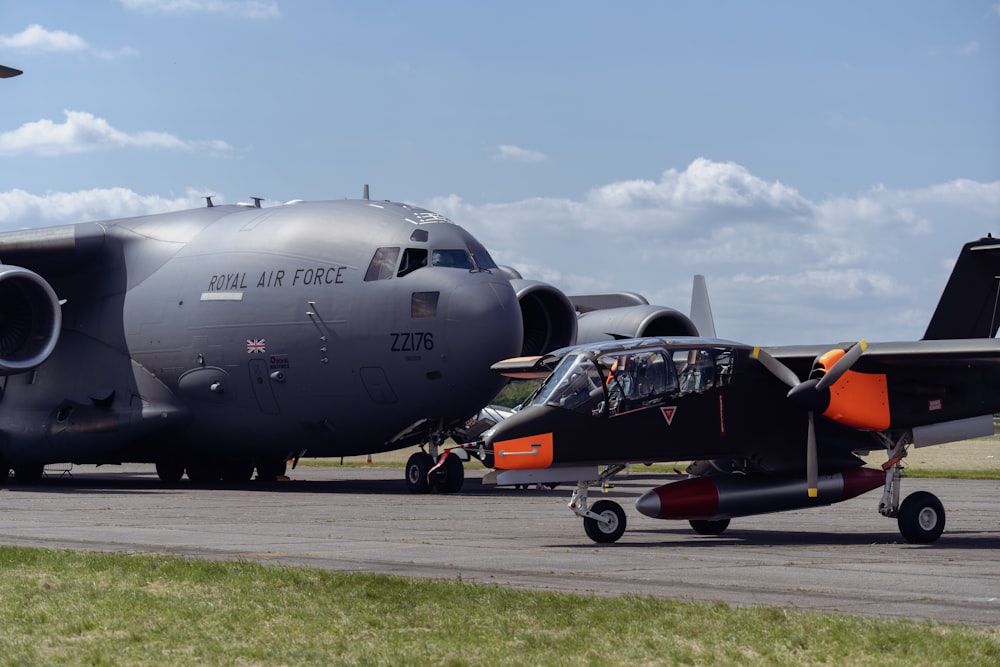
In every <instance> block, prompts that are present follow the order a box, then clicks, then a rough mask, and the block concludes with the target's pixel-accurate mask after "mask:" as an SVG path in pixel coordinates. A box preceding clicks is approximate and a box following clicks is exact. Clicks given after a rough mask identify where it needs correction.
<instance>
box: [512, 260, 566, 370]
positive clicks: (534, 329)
mask: <svg viewBox="0 0 1000 667" xmlns="http://www.w3.org/2000/svg"><path fill="white" fill-rule="evenodd" d="M510 284H511V286H512V287H513V288H514V292H515V293H516V294H517V301H518V303H519V304H520V306H521V320H522V322H523V323H524V324H523V326H524V342H523V343H522V346H521V355H522V356H525V357H528V356H535V355H539V354H545V353H546V352H551V351H552V350H558V349H559V348H561V347H566V346H568V345H573V344H574V343H576V342H577V333H576V331H577V329H576V326H577V324H576V309H575V308H573V304H572V302H570V300H569V297H567V296H566V295H565V294H563V293H562V292H561V291H559V290H558V289H556V288H555V287H553V286H552V285H549V284H548V283H543V282H539V281H537V280H524V279H523V278H520V277H512V278H511V279H510Z"/></svg>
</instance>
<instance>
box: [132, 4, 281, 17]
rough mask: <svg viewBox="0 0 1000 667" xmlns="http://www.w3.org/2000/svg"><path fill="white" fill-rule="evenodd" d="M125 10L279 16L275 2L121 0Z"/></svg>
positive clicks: (183, 14) (184, 14)
mask: <svg viewBox="0 0 1000 667" xmlns="http://www.w3.org/2000/svg"><path fill="white" fill-rule="evenodd" d="M121 3H122V6H123V7H125V8H126V9H134V10H138V11H144V12H149V13H151V14H173V15H178V16H187V15H190V14H228V15H230V16H237V17H240V18H247V19H272V18H278V17H279V16H281V10H280V9H279V8H278V3H277V2H265V1H264V0H121Z"/></svg>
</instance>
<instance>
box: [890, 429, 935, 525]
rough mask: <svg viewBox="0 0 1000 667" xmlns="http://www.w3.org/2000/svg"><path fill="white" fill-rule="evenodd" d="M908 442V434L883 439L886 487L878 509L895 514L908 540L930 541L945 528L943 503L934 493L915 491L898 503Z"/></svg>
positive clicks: (892, 515) (893, 515)
mask: <svg viewBox="0 0 1000 667" xmlns="http://www.w3.org/2000/svg"><path fill="white" fill-rule="evenodd" d="M908 444H909V434H908V433H907V434H906V435H904V436H903V437H902V438H900V439H899V440H897V441H896V442H892V441H889V440H886V450H887V451H888V454H889V460H888V461H886V462H885V464H884V465H883V466H882V467H883V469H885V490H884V491H883V492H882V499H881V500H880V501H879V504H878V511H879V514H881V515H882V516H887V517H890V518H891V517H895V519H896V523H897V525H898V526H899V532H900V534H901V535H902V536H903V539H904V540H906V541H907V542H909V543H911V544H931V543H932V542H936V541H937V539H938V538H939V537H941V533H942V532H943V531H944V519H945V516H944V505H942V504H941V501H940V500H938V498H937V496H935V495H934V494H933V493H928V492H927V491H916V492H914V493H911V494H910V495H909V496H907V497H906V499H905V500H903V502H902V503H900V502H899V496H900V487H901V479H902V476H903V474H902V473H903V466H902V460H903V457H905V456H906V446H907V445H908Z"/></svg>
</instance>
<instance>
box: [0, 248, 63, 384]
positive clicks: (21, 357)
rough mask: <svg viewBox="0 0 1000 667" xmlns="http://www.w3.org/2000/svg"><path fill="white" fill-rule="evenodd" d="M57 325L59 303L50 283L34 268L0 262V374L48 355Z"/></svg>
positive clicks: (22, 368) (37, 362) (32, 365)
mask: <svg viewBox="0 0 1000 667" xmlns="http://www.w3.org/2000/svg"><path fill="white" fill-rule="evenodd" d="M61 328H62V307H61V306H60V305H59V298H58V297H57V296H56V293H55V290H53V289H52V286H51V285H49V284H48V282H46V281H45V279H44V278H42V277H41V276H40V275H38V274H37V273H35V272H34V271H29V270H28V269H24V268H21V267H19V266H10V265H0V375H12V374H15V373H21V372H24V371H28V370H31V369H32V368H35V367H36V366H38V365H40V364H41V363H42V362H44V361H45V360H46V359H48V357H49V355H50V354H52V350H54V349H55V346H56V342H58V340H59V331H60V329H61Z"/></svg>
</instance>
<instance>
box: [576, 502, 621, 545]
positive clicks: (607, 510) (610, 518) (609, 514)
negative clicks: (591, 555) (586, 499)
mask: <svg viewBox="0 0 1000 667" xmlns="http://www.w3.org/2000/svg"><path fill="white" fill-rule="evenodd" d="M589 514H592V515H596V516H597V517H598V518H594V517H592V516H584V517H583V530H584V531H586V533H587V537H589V538H590V539H592V540H594V541H595V542H598V543H601V544H607V543H610V542H617V541H618V539H619V538H620V537H621V536H622V535H624V534H625V510H623V509H622V506H621V505H619V504H618V503H616V502H614V501H613V500H598V501H597V502H596V503H594V504H593V506H592V507H591V508H590V512H589Z"/></svg>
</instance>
